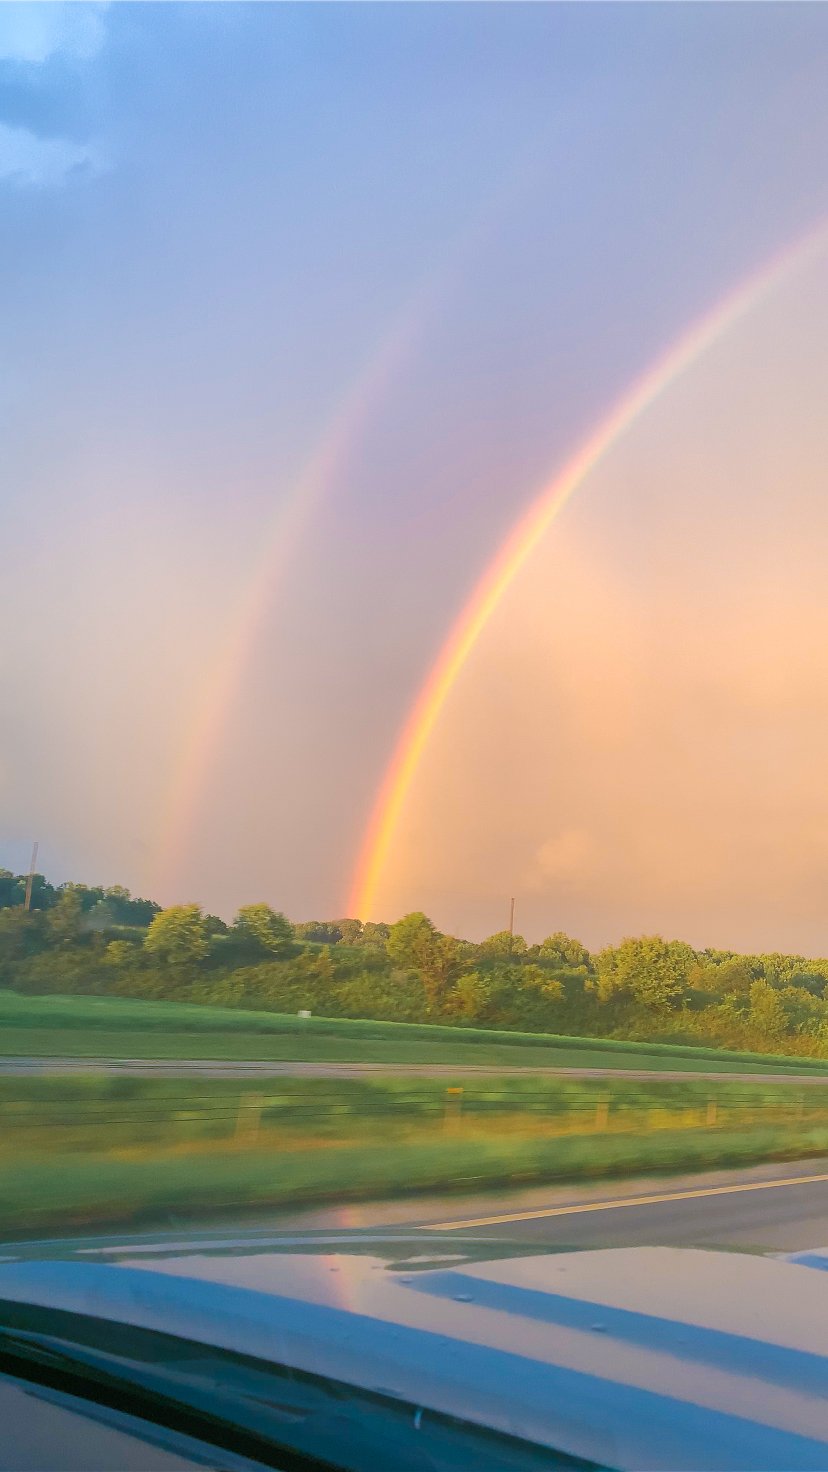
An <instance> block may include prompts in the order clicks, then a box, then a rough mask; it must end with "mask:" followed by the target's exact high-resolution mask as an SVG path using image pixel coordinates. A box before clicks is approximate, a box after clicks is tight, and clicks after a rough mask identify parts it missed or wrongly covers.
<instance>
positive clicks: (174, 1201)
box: [0, 1075, 828, 1236]
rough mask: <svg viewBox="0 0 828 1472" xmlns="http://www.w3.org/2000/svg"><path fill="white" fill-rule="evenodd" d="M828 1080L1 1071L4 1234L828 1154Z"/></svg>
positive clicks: (0, 1212)
mask: <svg viewBox="0 0 828 1472" xmlns="http://www.w3.org/2000/svg"><path fill="white" fill-rule="evenodd" d="M817 1095H818V1096H819V1097H821V1095H822V1091H821V1090H818V1091H813V1090H806V1089H802V1090H798V1089H796V1088H795V1087H787V1088H786V1087H784V1086H781V1085H776V1086H775V1087H774V1086H771V1085H755V1086H752V1087H746V1086H742V1085H737V1084H713V1085H704V1084H702V1083H700V1082H694V1081H682V1082H676V1083H656V1082H653V1083H646V1084H645V1083H636V1082H635V1081H633V1080H628V1081H623V1080H622V1081H619V1082H617V1083H614V1084H613V1087H612V1089H611V1090H607V1089H606V1088H604V1087H602V1086H601V1085H600V1083H599V1082H596V1083H594V1084H593V1083H589V1084H588V1083H581V1082H576V1081H563V1080H555V1079H549V1078H539V1077H534V1078H533V1077H532V1076H531V1075H526V1076H522V1077H520V1078H518V1079H513V1078H509V1079H498V1078H492V1079H487V1080H478V1081H475V1082H474V1083H473V1084H464V1085H463V1087H462V1089H460V1088H456V1087H455V1088H452V1089H451V1090H446V1089H445V1088H444V1087H442V1086H441V1085H439V1084H437V1083H436V1082H435V1081H431V1080H415V1081H407V1082H403V1081H400V1080H381V1081H380V1080H378V1081H367V1080H366V1081H352V1080H347V1081H339V1080H333V1081H319V1080H302V1079H286V1080H283V1081H280V1082H279V1087H278V1090H274V1089H273V1088H270V1089H268V1090H267V1091H253V1090H250V1089H249V1087H247V1086H244V1087H243V1086H240V1085H238V1084H232V1083H230V1082H229V1081H224V1080H222V1081H217V1082H215V1083H211V1085H210V1087H209V1089H205V1086H204V1085H203V1084H201V1083H199V1082H197V1081H193V1080H181V1079H170V1080H159V1079H151V1080H146V1079H112V1078H107V1077H105V1076H92V1077H89V1078H79V1079H71V1080H68V1079H17V1080H2V1081H0V1125H1V1126H2V1129H1V1130H0V1230H2V1232H3V1233H4V1234H5V1235H6V1236H13V1235H23V1236H37V1235H42V1234H44V1233H47V1234H48V1233H54V1232H56V1231H57V1232H64V1231H70V1232H71V1231H74V1230H85V1229H88V1228H90V1227H101V1228H108V1227H111V1228H113V1229H114V1228H117V1227H123V1226H127V1225H133V1224H138V1223H145V1224H150V1225H153V1224H156V1225H161V1224H163V1223H167V1224H168V1223H169V1222H170V1219H171V1218H173V1217H177V1218H179V1219H181V1220H186V1219H195V1218H196V1217H198V1216H205V1215H212V1216H226V1215H227V1214H232V1213H234V1212H248V1211H252V1210H256V1209H259V1208H267V1207H272V1208H277V1209H278V1208H284V1209H286V1208H295V1207H299V1206H303V1205H314V1204H316V1205H318V1204H329V1203H339V1202H342V1203H344V1202H347V1201H353V1200H359V1199H369V1198H371V1197H374V1198H377V1197H383V1196H388V1197H391V1196H399V1195H404V1194H407V1193H413V1192H417V1191H440V1192H448V1191H452V1190H458V1191H463V1192H470V1191H474V1190H478V1189H479V1190H484V1189H492V1188H497V1187H503V1188H504V1189H507V1188H508V1187H509V1186H512V1185H516V1184H529V1183H533V1182H534V1183H541V1182H544V1181H549V1182H555V1181H560V1182H563V1181H570V1182H574V1181H578V1180H594V1179H596V1178H599V1177H601V1176H606V1177H609V1176H623V1175H625V1174H628V1173H631V1172H636V1173H641V1172H647V1171H652V1172H657V1171H681V1170H694V1169H700V1170H701V1169H709V1168H712V1167H717V1166H718V1167H724V1166H733V1165H740V1164H749V1163H753V1162H757V1161H762V1160H783V1159H795V1158H796V1157H797V1156H799V1157H804V1156H808V1155H813V1154H819V1153H821V1152H823V1151H826V1150H828V1107H821V1106H820V1104H819V1099H818V1098H817V1097H816V1096H817Z"/></svg>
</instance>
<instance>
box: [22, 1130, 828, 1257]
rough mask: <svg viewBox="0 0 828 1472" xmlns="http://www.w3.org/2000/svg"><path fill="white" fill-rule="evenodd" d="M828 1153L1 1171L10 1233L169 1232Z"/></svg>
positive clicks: (766, 1148)
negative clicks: (267, 1215)
mask: <svg viewBox="0 0 828 1472" xmlns="http://www.w3.org/2000/svg"><path fill="white" fill-rule="evenodd" d="M826 1150H828V1128H826V1127H825V1126H824V1125H823V1126H818V1127H812V1128H809V1129H801V1130H799V1131H792V1130H791V1129H790V1128H786V1127H776V1128H768V1129H764V1130H763V1129H753V1130H742V1131H738V1130H737V1131H727V1132H725V1131H722V1132H714V1131H708V1132H697V1133H695V1134H690V1133H689V1132H685V1131H680V1132H676V1133H667V1132H665V1133H662V1134H658V1135H652V1136H644V1137H642V1136H640V1135H619V1136H613V1135H607V1136H605V1137H600V1138H581V1137H571V1138H564V1139H555V1140H548V1139H527V1140H503V1139H493V1140H492V1141H486V1140H483V1139H481V1140H477V1141H473V1142H469V1141H466V1140H464V1141H462V1142H458V1141H455V1140H452V1139H450V1138H446V1139H436V1140H432V1141H429V1142H426V1143H422V1144H411V1145H409V1146H408V1147H407V1148H406V1149H405V1150H404V1151H402V1150H400V1148H399V1145H395V1144H384V1145H382V1144H381V1145H359V1144H354V1145H349V1146H343V1147H341V1148H339V1149H338V1150H327V1151H311V1152H307V1151H304V1152H303V1151H295V1152H293V1153H292V1154H274V1152H273V1151H272V1150H257V1151H246V1152H240V1151H234V1150H229V1149H228V1150H227V1151H224V1152H221V1153H216V1154H213V1155H210V1156H209V1157H205V1156H203V1155H195V1154H194V1155H191V1156H183V1157H167V1158H166V1159H146V1160H122V1159H117V1158H113V1157H112V1156H107V1155H100V1156H98V1155H95V1154H88V1155H81V1156H59V1157H53V1156H46V1157H39V1156H30V1157H29V1158H28V1159H27V1160H25V1161H23V1162H17V1163H16V1164H15V1166H14V1168H9V1167H8V1166H6V1165H5V1164H4V1165H0V1230H2V1231H3V1232H4V1233H5V1234H6V1235H7V1236H13V1235H26V1236H29V1237H32V1236H35V1235H38V1234H42V1233H43V1232H46V1231H52V1230H59V1231H61V1232H66V1231H70V1230H77V1229H84V1228H88V1227H90V1226H95V1227H104V1226H106V1227H116V1226H123V1225H125V1224H127V1223H129V1224H137V1223H142V1222H143V1223H148V1224H149V1223H152V1224H156V1225H160V1224H161V1223H162V1222H163V1223H166V1224H169V1223H170V1220H171V1217H178V1218H179V1220H181V1221H184V1220H187V1219H190V1220H192V1219H194V1218H197V1217H198V1216H199V1215H205V1214H207V1215H209V1216H212V1217H214V1218H215V1217H217V1216H221V1215H226V1214H228V1213H230V1214H237V1213H240V1212H243V1211H249V1210H251V1209H256V1208H264V1207H273V1208H279V1207H281V1208H285V1209H286V1208H295V1207H297V1206H302V1205H312V1204H320V1203H331V1202H334V1203H343V1202H346V1201H349V1200H350V1201H353V1200H360V1199H370V1198H371V1197H373V1198H379V1197H388V1196H394V1195H397V1196H399V1195H404V1194H408V1193H413V1192H417V1191H440V1192H447V1191H463V1192H471V1191H475V1190H483V1189H492V1188H496V1187H504V1188H506V1187H510V1186H511V1187H514V1186H515V1185H527V1184H530V1183H541V1182H546V1181H548V1182H566V1181H569V1182H574V1181H579V1180H595V1179H598V1178H600V1177H611V1176H623V1175H629V1174H631V1173H640V1172H659V1171H662V1172H665V1171H690V1170H707V1169H711V1168H715V1167H727V1166H738V1165H748V1164H751V1163H754V1162H758V1161H768V1160H793V1159H796V1158H803V1157H806V1156H809V1155H815V1154H820V1153H824V1152H825V1151H826Z"/></svg>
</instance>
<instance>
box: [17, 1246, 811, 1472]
mask: <svg viewBox="0 0 828 1472" xmlns="http://www.w3.org/2000/svg"><path fill="white" fill-rule="evenodd" d="M458 1249H462V1250H458ZM811 1256H816V1257H820V1254H811ZM0 1299H5V1300H7V1301H8V1300H14V1301H25V1302H28V1303H36V1304H42V1305H51V1306H53V1307H55V1308H63V1309H68V1310H72V1311H75V1312H81V1313H85V1314H92V1315H96V1316H99V1317H104V1318H106V1319H113V1320H118V1321H121V1322H126V1323H129V1324H134V1325H136V1326H141V1327H144V1328H150V1329H156V1330H161V1331H164V1332H165V1333H168V1334H175V1335H180V1336H181V1337H183V1338H187V1339H190V1340H196V1341H198V1342H201V1343H205V1344H210V1345H214V1346H216V1347H220V1348H222V1349H229V1350H233V1351H236V1352H238V1353H243V1354H247V1355H253V1356H256V1357H258V1358H261V1359H264V1360H267V1361H270V1362H278V1363H283V1364H288V1365H291V1366H293V1367H295V1368H297V1369H301V1370H303V1371H307V1372H309V1373H314V1374H320V1375H325V1376H331V1377H333V1378H335V1379H337V1380H342V1381H345V1382H348V1383H351V1384H355V1385H359V1386H361V1387H363V1388H366V1389H371V1390H378V1391H383V1392H385V1393H390V1394H392V1395H397V1396H400V1397H403V1398H405V1399H406V1400H407V1401H413V1402H416V1403H417V1404H418V1405H422V1406H426V1407H429V1408H431V1409H433V1410H438V1411H443V1412H446V1413H448V1414H452V1415H456V1416H460V1417H464V1418H467V1419H469V1420H472V1421H475V1422H477V1423H479V1424H481V1425H485V1426H488V1427H491V1428H493V1429H497V1430H501V1431H504V1432H507V1433H510V1434H513V1435H519V1436H523V1437H526V1438H528V1439H530V1440H533V1441H536V1442H539V1443H541V1444H543V1445H549V1446H554V1447H556V1448H558V1449H561V1450H564V1451H566V1452H568V1453H570V1454H574V1455H577V1456H581V1457H586V1458H589V1459H591V1460H593V1461H595V1462H599V1463H601V1464H603V1465H606V1466H611V1467H630V1468H632V1467H634V1468H640V1469H644V1468H654V1469H655V1468H665V1467H671V1468H673V1467H675V1468H687V1469H702V1468H718V1469H724V1468H749V1469H756V1472H758V1469H763V1468H768V1469H778V1468H780V1467H785V1468H795V1467H796V1468H799V1467H802V1468H805V1467H808V1468H820V1469H825V1468H826V1467H828V1359H826V1324H828V1275H826V1274H824V1273H821V1272H814V1271H813V1270H812V1269H811V1268H810V1267H809V1266H807V1265H806V1264H804V1263H802V1262H796V1261H790V1260H783V1259H774V1258H766V1257H760V1256H754V1255H748V1254H741V1253H733V1252H715V1251H700V1250H696V1249H687V1248H667V1247H636V1248H616V1249H604V1250H592V1251H567V1252H559V1253H550V1252H545V1251H544V1252H539V1251H531V1252H527V1251H526V1250H525V1249H522V1248H520V1247H513V1246H508V1245H505V1244H503V1243H502V1242H498V1243H486V1244H484V1243H477V1244H469V1243H463V1244H459V1243H458V1241H457V1239H456V1238H453V1239H451V1241H450V1242H448V1241H444V1240H443V1239H440V1238H436V1237H435V1238H432V1239H431V1240H429V1241H428V1242H426V1241H424V1239H423V1237H422V1236H419V1237H417V1238H414V1237H413V1236H407V1237H406V1236H400V1237H397V1238H392V1237H389V1236H384V1237H376V1238H372V1239H368V1238H365V1237H362V1236H360V1237H356V1236H355V1237H354V1238H353V1239H349V1238H347V1237H346V1238H343V1237H338V1238H332V1237H315V1238H310V1237H308V1238H302V1239H284V1238H266V1237H264V1236H262V1235H258V1236H256V1237H252V1236H245V1237H235V1238H232V1239H231V1238H224V1239H221V1238H209V1237H206V1236H205V1237H201V1238H198V1239H195V1238H193V1237H192V1236H190V1237H188V1238H187V1239H182V1240H181V1241H176V1240H175V1239H169V1240H166V1241H155V1242H152V1241H147V1240H146V1239H142V1240H133V1241H131V1242H130V1241H127V1240H124V1241H121V1242H119V1243H114V1242H107V1243H98V1244H95V1245H82V1244H78V1245H75V1246H73V1247H70V1248H66V1249H64V1250H59V1249H57V1248H52V1249H49V1248H46V1247H44V1248H43V1249H41V1250H40V1252H37V1251H28V1252H20V1253H18V1254H12V1252H11V1249H9V1256H8V1257H7V1258H6V1260H5V1262H3V1263H2V1264H0ZM1 1311H2V1310H1V1309H0V1312H1Z"/></svg>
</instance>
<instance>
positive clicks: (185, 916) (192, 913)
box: [144, 905, 210, 966]
mask: <svg viewBox="0 0 828 1472" xmlns="http://www.w3.org/2000/svg"><path fill="white" fill-rule="evenodd" d="M209 946H210V939H209V936H208V934H207V927H206V925H205V922H204V915H203V913H202V910H201V906H200V905H170V906H169V908H168V909H166V910H160V911H159V912H158V914H157V915H156V916H155V918H154V919H153V921H152V923H151V924H150V926H149V929H148V930H147V933H146V935H145V937H144V948H145V950H146V951H147V952H148V954H149V955H151V956H153V957H155V958H156V959H157V960H159V961H162V962H164V963H165V964H166V965H168V966H194V965H197V964H198V962H199V961H201V960H203V959H204V957H205V956H206V954H207V951H208V949H209Z"/></svg>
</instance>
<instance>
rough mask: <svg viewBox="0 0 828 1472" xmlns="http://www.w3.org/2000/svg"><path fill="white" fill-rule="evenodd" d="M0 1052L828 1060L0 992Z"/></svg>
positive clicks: (514, 1060)
mask: <svg viewBox="0 0 828 1472" xmlns="http://www.w3.org/2000/svg"><path fill="white" fill-rule="evenodd" d="M0 1054H2V1055H5V1056H6V1057H22V1056H27V1057H56V1056H64V1057H66V1056H73V1057H88V1058H90V1059H91V1058H163V1059H176V1058H180V1059H192V1058H216V1059H235V1060H239V1061H242V1060H263V1061H264V1060H272V1061H296V1062H303V1061H318V1062H363V1063H388V1064H396V1063H409V1064H416V1063H422V1064H454V1065H455V1066H463V1065H467V1066H471V1067H474V1066H481V1067H482V1066H486V1067H508V1068H528V1069H538V1068H614V1069H657V1070H663V1071H666V1072H670V1071H676V1072H693V1071H699V1072H704V1073H766V1074H773V1073H780V1072H783V1073H797V1074H801V1075H824V1076H828V1061H825V1060H818V1059H807V1058H786V1057H784V1056H770V1055H767V1054H759V1053H744V1052H742V1053H740V1052H728V1051H726V1050H724V1049H715V1048H694V1047H689V1046H678V1045H676V1046H673V1045H670V1044H666V1043H638V1042H622V1041H617V1040H615V1039H608V1038H583V1037H560V1036H556V1035H554V1034H544V1033H540V1034H539V1033H522V1032H498V1031H495V1030H486V1029H482V1028H471V1027H446V1026H440V1025H436V1024H435V1025H433V1026H431V1025H426V1024H415V1023H400V1022H370V1021H353V1020H350V1019H343V1018H326V1017H311V1018H301V1017H298V1016H294V1015H283V1014H279V1013H274V1012H245V1011H242V1010H241V1009H237V1008H223V1007H208V1006H193V1005H188V1004H186V1003H177V1002H154V1001H137V1000H134V1001H133V1000H129V999H126V998H117V997H86V996H66V995H60V996H21V995H20V994H18V993H15V992H8V991H0Z"/></svg>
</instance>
